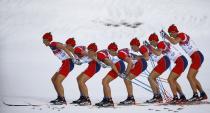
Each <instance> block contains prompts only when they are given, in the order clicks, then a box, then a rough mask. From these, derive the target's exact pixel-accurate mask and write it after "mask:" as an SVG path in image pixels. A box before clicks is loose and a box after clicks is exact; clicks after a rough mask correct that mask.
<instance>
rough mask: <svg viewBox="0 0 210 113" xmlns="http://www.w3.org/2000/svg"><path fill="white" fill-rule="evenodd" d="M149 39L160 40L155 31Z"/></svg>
mask: <svg viewBox="0 0 210 113" xmlns="http://www.w3.org/2000/svg"><path fill="white" fill-rule="evenodd" d="M149 41H156V42H158V41H159V39H158V36H157V35H156V34H155V33H152V34H151V35H150V36H149Z"/></svg>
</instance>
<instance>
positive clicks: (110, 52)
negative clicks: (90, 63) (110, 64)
mask: <svg viewBox="0 0 210 113" xmlns="http://www.w3.org/2000/svg"><path fill="white" fill-rule="evenodd" d="M108 52H109V54H111V55H112V56H116V55H117V52H116V51H113V50H108Z"/></svg>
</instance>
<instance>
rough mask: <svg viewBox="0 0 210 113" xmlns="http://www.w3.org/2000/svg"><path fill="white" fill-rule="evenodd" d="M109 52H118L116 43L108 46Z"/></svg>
mask: <svg viewBox="0 0 210 113" xmlns="http://www.w3.org/2000/svg"><path fill="white" fill-rule="evenodd" d="M108 50H113V51H117V50H118V47H117V44H116V43H114V42H113V43H111V44H109V46H108Z"/></svg>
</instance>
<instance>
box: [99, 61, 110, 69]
mask: <svg viewBox="0 0 210 113" xmlns="http://www.w3.org/2000/svg"><path fill="white" fill-rule="evenodd" d="M99 64H100V65H101V66H102V67H103V68H107V67H108V66H107V65H106V64H104V63H103V62H99Z"/></svg>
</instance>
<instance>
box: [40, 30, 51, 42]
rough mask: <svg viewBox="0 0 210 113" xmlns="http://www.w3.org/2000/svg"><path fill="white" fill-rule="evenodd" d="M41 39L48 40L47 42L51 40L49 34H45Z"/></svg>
mask: <svg viewBox="0 0 210 113" xmlns="http://www.w3.org/2000/svg"><path fill="white" fill-rule="evenodd" d="M42 38H43V39H46V40H48V41H50V42H51V41H52V40H53V38H52V34H51V32H48V33H45V34H44V35H43V36H42Z"/></svg>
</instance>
